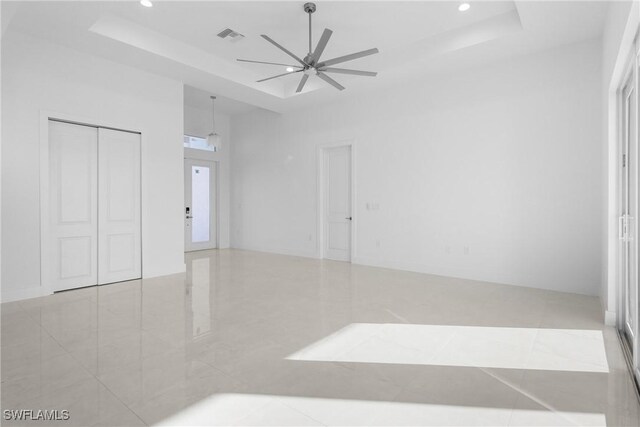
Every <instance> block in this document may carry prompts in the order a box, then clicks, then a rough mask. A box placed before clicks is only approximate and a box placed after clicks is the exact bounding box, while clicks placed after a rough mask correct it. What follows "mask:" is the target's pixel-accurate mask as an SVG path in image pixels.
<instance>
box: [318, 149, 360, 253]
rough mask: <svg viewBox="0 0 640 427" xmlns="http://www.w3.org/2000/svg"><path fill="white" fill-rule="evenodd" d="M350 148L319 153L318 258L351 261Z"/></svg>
mask: <svg viewBox="0 0 640 427" xmlns="http://www.w3.org/2000/svg"><path fill="white" fill-rule="evenodd" d="M351 148H352V146H351V145H340V146H332V147H325V148H322V150H321V152H322V155H321V159H322V160H321V162H322V164H321V173H320V175H321V177H320V183H321V185H320V188H321V191H320V193H321V206H322V208H321V218H322V219H321V232H320V234H319V235H320V240H321V243H320V248H321V257H322V258H326V259H331V260H335V261H347V262H351V253H352V247H353V236H352V225H353V213H352V201H353V198H352V196H353V195H352V182H353V180H352V175H351V174H352V169H353V168H352V149H351Z"/></svg>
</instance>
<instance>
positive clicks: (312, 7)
mask: <svg viewBox="0 0 640 427" xmlns="http://www.w3.org/2000/svg"><path fill="white" fill-rule="evenodd" d="M304 11H305V12H307V13H313V12H315V11H316V4H315V3H305V4H304Z"/></svg>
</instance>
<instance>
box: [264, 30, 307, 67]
mask: <svg viewBox="0 0 640 427" xmlns="http://www.w3.org/2000/svg"><path fill="white" fill-rule="evenodd" d="M260 37H262V38H263V39H265V40H266V41H268V42H269V43H271V44H272V45H274V46H275V47H277V48H278V49H280V50H281V51H283V52H284V53H286V54H287V55H289V56H290V57H292V58H293V59H295V60H296V61H298V62H299V63H300V64H301V65H302V66H303V67H306V66H307V64H305V62H304V61H303V60H302V59H300V58H298V57H297V56H295V55H294V54H293V53H291V52H289V51H288V50H287V49H285V48H284V47H282V46H280V45H279V44H278V43H277V42H276V41H274V40H273V39H272V38H271V37H269V36H267V35H265V34H262V35H261V36H260Z"/></svg>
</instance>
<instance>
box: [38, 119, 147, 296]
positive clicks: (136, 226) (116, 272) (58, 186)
mask: <svg viewBox="0 0 640 427" xmlns="http://www.w3.org/2000/svg"><path fill="white" fill-rule="evenodd" d="M140 145H141V144H140V134H139V133H135V132H128V131H122V130H115V129H107V128H103V127H99V126H93V125H86V124H78V123H70V122H64V121H58V120H52V119H49V120H48V153H49V156H48V163H47V167H48V177H49V182H48V200H47V202H48V203H47V204H46V206H45V207H43V210H42V213H43V218H45V219H48V220H45V221H43V226H44V227H43V230H42V247H43V261H46V262H43V265H46V266H47V267H46V268H43V275H44V277H45V278H46V279H47V282H48V283H50V285H51V288H52V290H53V291H61V290H68V289H74V288H79V287H85V286H92V285H103V284H107V283H114V282H121V281H125V280H133V279H139V278H141V276H142V252H141V217H140V216H141V182H140V180H141V173H140V159H141V154H140Z"/></svg>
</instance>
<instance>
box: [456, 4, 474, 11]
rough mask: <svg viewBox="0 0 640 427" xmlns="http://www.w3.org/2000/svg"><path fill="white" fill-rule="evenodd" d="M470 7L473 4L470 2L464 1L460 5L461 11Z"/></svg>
mask: <svg viewBox="0 0 640 427" xmlns="http://www.w3.org/2000/svg"><path fill="white" fill-rule="evenodd" d="M470 7H471V5H470V4H469V3H462V4H461V5H460V6H458V10H459V11H460V12H466V11H467V10H469V8H470Z"/></svg>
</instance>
